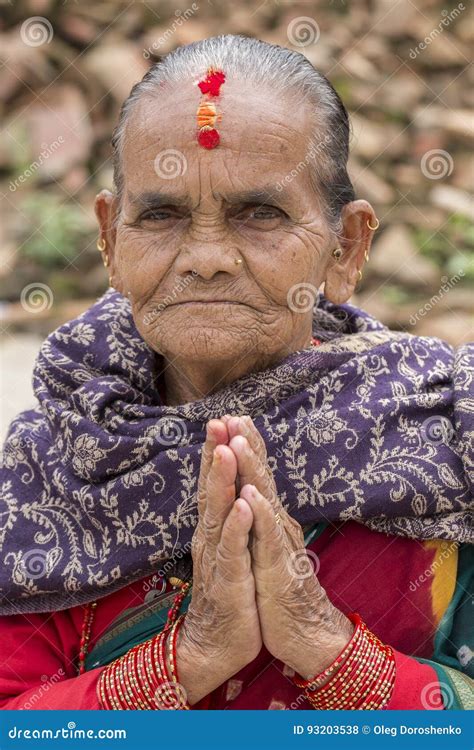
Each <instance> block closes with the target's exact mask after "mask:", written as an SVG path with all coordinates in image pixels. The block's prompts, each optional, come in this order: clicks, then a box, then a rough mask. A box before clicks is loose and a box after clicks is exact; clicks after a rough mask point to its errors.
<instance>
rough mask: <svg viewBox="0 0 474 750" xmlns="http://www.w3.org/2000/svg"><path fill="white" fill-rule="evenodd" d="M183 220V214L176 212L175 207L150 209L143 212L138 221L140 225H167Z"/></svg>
mask: <svg viewBox="0 0 474 750" xmlns="http://www.w3.org/2000/svg"><path fill="white" fill-rule="evenodd" d="M182 218H183V214H182V213H180V211H178V209H177V208H176V207H175V206H161V207H160V208H150V209H148V210H147V211H145V212H144V213H143V214H142V215H141V216H140V219H139V221H140V222H141V223H144V222H147V223H152V222H153V223H155V224H161V225H163V224H164V225H168V224H170V223H173V222H176V221H179V220H180V219H182Z"/></svg>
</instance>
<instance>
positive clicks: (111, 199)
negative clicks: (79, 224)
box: [94, 190, 123, 293]
mask: <svg viewBox="0 0 474 750" xmlns="http://www.w3.org/2000/svg"><path fill="white" fill-rule="evenodd" d="M94 210H95V215H96V216H97V221H98V223H99V239H100V240H102V241H103V242H105V250H104V254H103V255H104V256H105V253H107V256H108V258H109V267H108V271H109V284H110V286H113V287H114V289H117V291H119V292H122V287H123V284H122V280H121V278H120V273H119V270H118V263H117V258H116V254H115V245H116V240H117V229H116V224H115V219H116V216H117V214H118V210H119V209H118V201H117V197H116V196H115V195H113V193H111V192H110V190H101V191H100V193H98V194H97V195H96V198H95V202H94ZM122 293H123V292H122Z"/></svg>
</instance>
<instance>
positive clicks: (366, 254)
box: [364, 250, 369, 263]
mask: <svg viewBox="0 0 474 750" xmlns="http://www.w3.org/2000/svg"><path fill="white" fill-rule="evenodd" d="M364 259H365V262H366V263H368V262H369V253H368V252H367V250H366V251H365V253H364Z"/></svg>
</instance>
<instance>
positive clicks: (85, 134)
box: [0, 0, 474, 438]
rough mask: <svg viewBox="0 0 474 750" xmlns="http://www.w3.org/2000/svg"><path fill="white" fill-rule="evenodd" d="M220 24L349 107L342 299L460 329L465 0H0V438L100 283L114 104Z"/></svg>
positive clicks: (401, 321)
mask: <svg viewBox="0 0 474 750" xmlns="http://www.w3.org/2000/svg"><path fill="white" fill-rule="evenodd" d="M221 33H233V34H245V35H249V36H255V37H259V38H261V39H263V40H265V41H268V42H273V43H277V44H280V45H283V46H287V47H290V48H292V49H296V50H298V51H300V52H302V53H303V54H304V55H306V57H307V58H308V59H309V60H310V61H311V62H312V63H313V64H314V65H315V66H316V67H318V68H319V69H320V70H321V71H322V72H323V73H324V74H325V75H327V76H328V78H329V79H330V80H331V82H332V83H333V85H334V86H335V88H336V89H337V91H338V93H339V94H340V96H341V97H342V99H343V101H344V102H345V104H346V106H347V107H348V109H349V112H350V114H351V119H352V128H353V134H352V139H351V145H352V152H351V159H350V170H349V171H350V174H351V176H352V178H353V182H354V185H355V188H356V192H357V194H358V197H361V198H366V199H368V200H369V201H370V202H371V203H372V204H373V206H374V208H375V210H376V213H377V215H378V217H379V218H380V229H379V230H378V232H377V233H376V235H375V242H374V246H373V251H372V254H371V258H370V262H369V264H368V265H367V266H366V269H365V272H364V278H363V281H362V283H361V285H360V287H359V289H358V291H357V294H356V295H355V296H354V297H353V299H352V300H351V301H352V302H354V303H355V304H357V305H359V306H361V307H363V308H364V309H366V310H368V311H369V312H370V313H372V314H374V315H375V316H377V317H378V318H379V319H381V320H382V321H384V322H385V323H386V324H388V325H389V326H390V327H392V328H395V329H399V330H407V331H409V332H412V333H416V334H421V335H434V336H440V337H441V338H444V339H446V340H448V341H449V342H450V343H452V344H454V345H458V344H461V343H463V342H467V341H472V340H473V339H474V336H473V331H474V318H473V304H472V300H473V298H474V297H473V294H472V291H473V280H474V229H473V224H472V201H471V198H470V195H469V191H470V190H472V181H473V175H474V156H473V151H472V141H473V136H474V129H473V124H472V102H473V99H474V88H473V86H472V76H470V71H469V58H470V49H471V45H472V42H473V40H474V16H473V14H472V9H471V6H470V4H469V3H468V2H467V0H466V2H465V3H457V2H438V1H437V0H419V1H418V2H411V0H367V1H365V0H360V1H357V2H349V0H345V1H344V0H341V1H338V0H334V1H329V2H284V1H283V0H263V1H262V2H261V1H260V0H251V1H250V0H249V1H247V0H233V2H232V3H225V2H218V1H217V0H198V1H197V2H193V3H189V2H182V3H181V2H161V1H159V2H154V1H153V0H148V1H147V2H129V1H128V0H102V1H101V2H93V1H92V0H80V2H78V1H74V0H24V1H23V2H22V1H20V2H16V1H15V0H10V1H8V0H0V106H1V123H2V125H1V139H0V195H1V197H0V357H1V363H2V391H1V397H2V398H1V405H0V409H1V411H0V417H1V431H0V438H1V437H2V436H4V434H5V432H6V429H7V426H8V423H9V421H10V420H11V419H12V418H13V416H15V415H16V414H17V413H18V412H19V411H20V410H21V409H23V408H27V407H28V406H30V405H33V403H34V397H33V394H32V390H31V374H32V367H33V363H34V359H35V356H36V354H37V351H38V348H39V346H40V344H41V341H42V340H43V339H44V337H45V336H46V335H47V334H48V333H49V332H50V331H51V330H53V329H54V328H55V327H57V326H58V325H60V324H61V323H62V322H64V321H66V320H68V319H70V318H72V317H75V316H76V315H78V314H79V313H80V312H82V311H83V310H84V309H85V308H86V307H88V306H89V305H90V304H92V303H93V302H94V301H95V299H96V298H97V297H98V296H100V295H101V294H102V292H103V291H104V290H105V289H106V287H107V283H106V282H107V275H106V273H105V269H104V268H103V266H102V264H101V261H100V256H99V253H98V252H97V250H96V239H97V229H96V223H95V218H94V213H93V200H94V196H95V194H96V193H97V192H98V191H99V190H100V189H101V188H103V187H107V188H109V189H111V188H112V169H111V162H110V145H109V143H110V137H111V133H112V129H113V127H114V124H115V122H116V119H117V115H118V111H119V107H120V104H121V102H122V101H123V100H124V99H125V98H126V96H127V95H128V93H129V91H130V88H131V86H132V85H133V83H134V82H135V81H138V80H139V79H140V78H141V77H142V76H143V75H144V73H145V72H146V71H147V69H148V67H149V66H150V65H151V64H152V63H153V62H154V61H156V60H159V59H160V57H161V56H163V55H164V54H166V53H167V52H169V51H170V50H172V49H174V48H175V47H176V46H178V45H182V44H187V43H189V42H192V41H195V40H198V39H203V38H205V37H208V36H214V35H217V34H221ZM471 72H472V71H471Z"/></svg>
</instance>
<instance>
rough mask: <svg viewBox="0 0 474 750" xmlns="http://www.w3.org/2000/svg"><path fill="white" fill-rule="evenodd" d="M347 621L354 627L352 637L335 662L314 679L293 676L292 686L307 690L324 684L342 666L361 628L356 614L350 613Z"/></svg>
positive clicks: (360, 622) (359, 618)
mask: <svg viewBox="0 0 474 750" xmlns="http://www.w3.org/2000/svg"><path fill="white" fill-rule="evenodd" d="M348 618H349V620H350V621H351V622H352V623H353V624H354V625H355V628H354V632H353V633H352V637H351V639H350V641H349V642H348V643H347V644H346V645H345V646H344V648H343V650H342V651H341V653H340V654H339V656H337V657H336V658H335V660H334V661H333V662H332V664H330V665H329V667H327V668H326V669H325V670H324V671H323V672H320V673H319V674H317V675H315V677H310V679H309V680H303V679H302V677H300V676H298V675H295V676H294V677H293V678H292V680H293V682H294V684H295V685H296V686H297V687H301V688H307V687H311V686H314V685H317V684H319V683H322V682H324V681H325V680H326V679H327V678H328V677H330V676H331V675H332V674H333V673H334V672H335V671H336V670H337V669H338V667H339V666H340V664H342V662H343V661H344V659H345V658H346V656H347V655H348V654H349V652H350V651H351V650H352V649H353V647H354V645H355V644H356V642H357V641H358V639H359V636H360V630H361V626H362V619H361V617H360V615H358V614H357V613H356V612H351V613H350V614H349V615H348Z"/></svg>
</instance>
